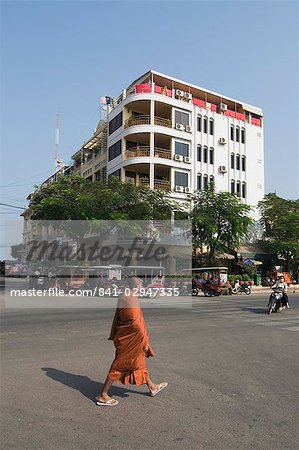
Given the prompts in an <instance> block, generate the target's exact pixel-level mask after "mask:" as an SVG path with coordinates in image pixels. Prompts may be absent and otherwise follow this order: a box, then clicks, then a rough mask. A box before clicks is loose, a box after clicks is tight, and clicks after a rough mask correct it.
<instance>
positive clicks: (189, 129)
mask: <svg viewBox="0 0 299 450" xmlns="http://www.w3.org/2000/svg"><path fill="white" fill-rule="evenodd" d="M186 131H187V133H192V128H191V127H190V125H186Z"/></svg>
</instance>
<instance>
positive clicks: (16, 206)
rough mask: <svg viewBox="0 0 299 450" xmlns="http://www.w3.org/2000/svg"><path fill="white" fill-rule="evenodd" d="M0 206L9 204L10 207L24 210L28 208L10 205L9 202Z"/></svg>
mask: <svg viewBox="0 0 299 450" xmlns="http://www.w3.org/2000/svg"><path fill="white" fill-rule="evenodd" d="M0 206H8V207H9V208H17V209H22V210H23V211H24V210H25V209H26V208H21V207H20V206H15V205H9V204H8V203H0Z"/></svg>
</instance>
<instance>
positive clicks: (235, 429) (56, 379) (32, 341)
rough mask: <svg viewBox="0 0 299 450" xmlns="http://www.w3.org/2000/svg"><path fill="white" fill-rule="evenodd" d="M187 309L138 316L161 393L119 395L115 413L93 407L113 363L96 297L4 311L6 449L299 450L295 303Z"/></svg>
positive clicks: (165, 308)
mask: <svg viewBox="0 0 299 450" xmlns="http://www.w3.org/2000/svg"><path fill="white" fill-rule="evenodd" d="M26 300H27V299H26ZM26 300H24V302H26ZM193 300H194V302H193V305H192V304H191V303H190V298H180V299H178V300H177V303H176V307H175V308H171V307H170V306H171V305H169V300H168V299H166V298H160V299H157V300H152V301H151V306H152V307H151V308H144V316H145V319H146V322H147V326H148V332H149V335H150V340H151V344H152V346H153V348H154V350H155V352H156V356H155V358H153V359H152V360H150V361H149V369H150V373H151V375H152V377H153V379H154V380H156V381H158V382H159V381H168V382H169V387H168V388H167V389H165V390H164V391H163V392H161V393H160V394H159V395H158V396H157V397H155V398H151V397H149V396H148V394H147V391H146V388H145V387H140V388H137V387H136V386H128V387H124V386H122V385H115V387H114V388H113V389H112V394H113V395H114V396H115V398H117V399H118V400H119V405H118V406H117V407H115V408H100V407H97V406H96V405H95V404H94V397H95V396H96V395H97V393H98V391H99V390H100V388H101V386H102V384H101V383H102V382H103V381H104V379H105V376H106V372H107V369H108V368H109V365H110V363H111V361H112V359H113V344H112V343H111V342H108V341H107V336H108V333H109V330H110V324H111V321H112V317H113V310H112V309H107V308H106V307H104V306H105V303H104V301H105V300H104V299H94V300H93V299H90V300H88V301H87V302H86V307H82V304H81V308H80V309H79V308H78V309H74V308H73V309H69V307H68V306H69V304H68V301H67V299H66V300H65V299H63V302H62V300H61V299H58V300H57V303H56V304H55V301H54V300H53V299H52V303H51V307H52V309H46V308H45V307H44V306H46V305H42V306H43V307H42V306H41V305H40V307H39V308H38V309H34V308H31V309H29V308H27V309H20V308H12V309H5V308H3V309H2V317H1V335H2V354H1V375H2V376H1V381H2V400H1V402H2V414H3V415H2V448H3V449H7V448H13V449H33V448H34V449H37V448H38V449H96V448H97V449H99V448H100V449H105V448H107V449H108V448H111V449H112V448H116V449H131V448H133V449H173V448H175V449H189V448H190V449H271V450H274V449H295V448H298V440H297V439H296V438H297V436H296V427H295V424H296V419H297V418H298V417H296V406H297V400H298V382H297V379H298V331H299V324H298V317H299V314H298V313H299V297H298V295H297V294H296V295H294V294H291V295H290V304H291V309H290V310H288V311H285V312H283V313H281V314H273V315H271V316H268V315H266V313H265V312H266V308H265V307H266V304H267V297H266V296H265V295H255V296H253V295H251V296H245V295H244V296H233V297H227V296H223V297H218V298H215V299H207V298H204V297H199V298H195V299H193ZM89 302H90V303H89ZM58 304H59V305H60V308H55V309H54V306H57V305H58ZM97 304H98V306H99V307H98V308H97V307H96V305H97ZM31 306H34V305H31ZM83 306H84V305H83ZM87 306H91V308H87ZM100 306H101V307H100Z"/></svg>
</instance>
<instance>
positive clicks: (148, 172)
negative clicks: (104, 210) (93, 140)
mask: <svg viewBox="0 0 299 450" xmlns="http://www.w3.org/2000/svg"><path fill="white" fill-rule="evenodd" d="M107 147H108V154H107V176H112V175H115V176H118V177H119V178H120V180H122V181H131V182H133V183H135V184H137V185H139V184H144V185H147V186H149V187H150V188H152V189H166V190H169V191H171V192H172V195H173V197H174V198H176V199H177V200H185V198H186V194H187V193H190V192H193V191H195V190H201V189H205V187H206V186H207V184H208V183H209V182H210V181H212V180H213V181H214V183H215V187H216V190H219V191H220V190H223V191H228V192H232V193H238V194H239V195H240V197H241V198H242V199H243V201H244V202H245V203H247V204H249V205H251V206H256V205H257V203H258V202H259V200H261V199H262V198H263V196H264V138H263V112H262V110H261V109H260V108H257V107H255V106H251V105H248V104H246V103H244V102H242V101H238V100H234V99H232V98H230V97H227V96H224V95H222V94H217V93H215V92H212V91H208V90H206V89H203V88H201V87H198V86H194V85H192V84H190V83H187V82H184V81H180V80H177V79H175V78H172V77H170V76H167V75H163V74H161V73H159V72H156V71H153V70H151V71H149V72H147V73H145V74H144V75H142V76H141V77H139V78H138V79H137V80H135V81H134V82H133V83H131V84H130V86H129V87H128V88H127V89H124V90H123V92H122V94H121V95H120V97H118V98H117V99H115V100H113V104H112V105H110V106H109V114H108V143H107Z"/></svg>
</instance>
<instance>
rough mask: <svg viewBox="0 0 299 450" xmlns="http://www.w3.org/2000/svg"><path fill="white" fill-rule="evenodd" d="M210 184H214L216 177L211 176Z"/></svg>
mask: <svg viewBox="0 0 299 450" xmlns="http://www.w3.org/2000/svg"><path fill="white" fill-rule="evenodd" d="M210 183H214V175H210Z"/></svg>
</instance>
